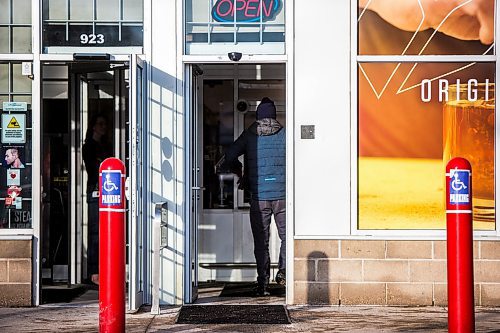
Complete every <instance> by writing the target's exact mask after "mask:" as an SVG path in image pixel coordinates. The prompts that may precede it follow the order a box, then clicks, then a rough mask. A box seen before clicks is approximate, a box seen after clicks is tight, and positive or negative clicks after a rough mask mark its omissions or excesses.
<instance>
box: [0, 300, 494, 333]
mask: <svg viewBox="0 0 500 333" xmlns="http://www.w3.org/2000/svg"><path fill="white" fill-rule="evenodd" d="M288 309H289V312H290V317H291V320H292V324H289V325H248V324H231V325H206V324H205V325H180V324H175V320H176V316H177V313H178V311H179V307H166V308H162V309H161V313H160V314H159V315H152V314H151V313H150V312H149V309H148V308H144V309H142V310H141V311H138V312H137V313H135V314H127V316H126V326H127V332H446V331H447V312H446V309H445V308H439V307H418V308H417V307H381V306H377V307H375V306H321V307H312V306H289V307H288ZM98 313H99V308H98V304H97V302H96V301H91V302H88V303H82V302H80V303H78V304H71V303H70V304H57V305H56V304H52V305H42V306H39V307H36V308H0V332H4V333H7V332H9V333H10V332H30V333H31V332H65V333H67V332H97V331H98V317H99V314H98ZM476 332H500V308H476Z"/></svg>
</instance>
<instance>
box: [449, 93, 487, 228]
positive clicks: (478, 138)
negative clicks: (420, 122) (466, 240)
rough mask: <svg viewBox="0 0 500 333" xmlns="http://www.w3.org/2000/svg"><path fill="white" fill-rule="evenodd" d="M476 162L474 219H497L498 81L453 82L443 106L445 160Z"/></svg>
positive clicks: (473, 168) (473, 170) (473, 177)
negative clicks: (496, 110)
mask: <svg viewBox="0 0 500 333" xmlns="http://www.w3.org/2000/svg"><path fill="white" fill-rule="evenodd" d="M453 157H463V158H465V159H467V160H468V161H469V162H470V163H471V165H472V205H473V219H474V221H478V222H494V221H495V84H494V83H481V84H477V85H472V86H471V85H468V84H467V83H465V84H460V85H450V86H449V90H448V101H445V102H444V106H443V162H444V163H445V164H446V163H447V162H448V161H449V160H450V159H452V158H453Z"/></svg>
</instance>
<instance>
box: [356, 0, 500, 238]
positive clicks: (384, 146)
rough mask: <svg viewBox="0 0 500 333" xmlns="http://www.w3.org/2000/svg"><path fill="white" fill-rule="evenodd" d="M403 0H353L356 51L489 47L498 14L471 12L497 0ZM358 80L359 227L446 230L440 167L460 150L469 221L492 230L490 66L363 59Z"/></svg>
mask: <svg viewBox="0 0 500 333" xmlns="http://www.w3.org/2000/svg"><path fill="white" fill-rule="evenodd" d="M403 1H405V2H408V5H407V6H399V7H394V4H395V3H396V1H392V0H372V1H370V0H366V1H359V4H360V6H359V12H358V13H359V16H358V19H359V21H358V27H359V39H358V51H359V54H360V55H382V56H383V55H417V56H418V55H474V56H477V55H479V56H480V55H491V54H493V44H492V42H493V32H492V31H491V34H490V33H489V32H488V23H490V22H491V23H492V22H493V13H494V11H493V10H491V12H488V11H486V12H484V13H482V14H484V15H483V16H482V17H481V19H479V18H478V17H476V16H475V14H474V13H477V12H478V11H479V9H478V7H477V6H478V5H479V4H482V6H484V8H490V7H491V6H493V5H494V3H495V2H494V1H493V0H473V1H467V2H458V1H447V2H432V1H424V0H415V1H411V3H410V1H409V0H403ZM391 4H392V9H393V10H392V11H388V9H390V7H391ZM438 5H441V7H439V8H435V7H433V6H438ZM402 9H405V10H408V12H406V13H399V14H398V15H396V16H397V17H394V13H396V12H398V11H399V10H402ZM403 14H404V15H403ZM457 14H460V15H457ZM405 15H406V16H405ZM402 17H405V21H402V19H401V18H402ZM431 17H432V20H431ZM461 20H465V21H461ZM432 22H438V23H437V24H436V23H432ZM439 23H440V24H439ZM491 27H493V25H492V26H491ZM480 31H481V32H480ZM388 36H390V38H388ZM465 59H466V58H465ZM358 84H359V90H358V120H359V125H358V159H359V160H358V161H359V163H358V165H359V168H358V171H359V172H358V184H359V192H358V208H359V220H358V228H359V229H444V228H445V226H446V220H445V194H444V192H445V176H444V174H445V166H446V163H447V162H448V161H449V160H450V159H451V158H452V157H458V156H459V157H463V158H466V159H468V160H469V162H471V164H472V193H473V194H472V203H473V219H474V227H475V229H481V230H494V229H495V212H494V207H495V203H494V179H495V165H494V160H495V151H494V141H495V131H496V129H495V63H494V62H473V61H470V62H467V61H464V62H418V60H417V61H416V62H413V63H398V62H391V61H387V62H377V63H370V62H360V63H358Z"/></svg>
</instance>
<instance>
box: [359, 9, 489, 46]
mask: <svg viewBox="0 0 500 333" xmlns="http://www.w3.org/2000/svg"><path fill="white" fill-rule="evenodd" d="M420 4H421V5H422V7H420ZM420 4H419V1H418V0H372V1H370V0H360V1H359V7H361V8H365V7H366V6H368V7H366V9H370V10H372V11H374V12H376V13H377V14H378V15H380V16H381V17H382V18H383V19H384V20H386V21H387V22H389V23H390V24H392V25H394V26H395V27H397V28H399V29H402V30H406V31H415V30H417V28H418V27H419V24H420V22H421V20H422V10H423V13H424V21H423V23H422V26H420V29H419V31H422V30H426V29H429V28H432V29H437V30H438V31H440V32H442V33H444V34H446V35H449V36H452V37H455V38H459V39H463V40H480V41H481V42H482V43H483V44H491V43H493V37H494V28H495V25H494V9H495V2H494V0H420ZM443 20H444V21H443Z"/></svg>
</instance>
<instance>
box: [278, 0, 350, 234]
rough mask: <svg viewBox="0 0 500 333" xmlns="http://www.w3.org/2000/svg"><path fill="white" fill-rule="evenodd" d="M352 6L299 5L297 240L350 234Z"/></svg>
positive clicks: (322, 1)
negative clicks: (307, 130)
mask: <svg viewBox="0 0 500 333" xmlns="http://www.w3.org/2000/svg"><path fill="white" fill-rule="evenodd" d="M349 3H350V2H349V1H331V0H311V1H297V2H295V12H296V13H300V20H295V27H294V33H295V40H294V43H295V46H294V57H295V64H294V65H295V73H294V74H293V77H294V85H295V88H294V91H295V96H294V103H295V107H294V109H295V138H294V142H295V156H296V158H295V178H294V179H295V191H294V194H295V201H294V202H295V236H315V235H321V236H323V237H324V236H329V235H348V234H349V231H350V224H349V221H350V144H349V142H350V126H351V125H350V94H349V90H350V57H349V55H350V40H349V38H350V35H349V33H346V32H347V31H349V30H350V20H349V18H350V4H349ZM287 31H288V30H287ZM302 125H313V126H314V127H315V137H314V139H302V138H301V126H302Z"/></svg>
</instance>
